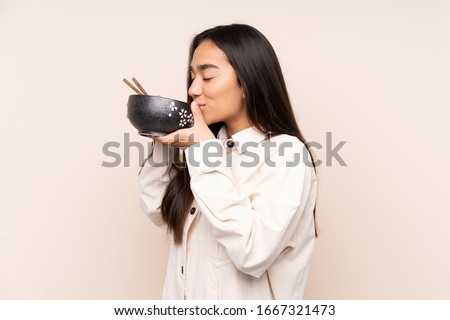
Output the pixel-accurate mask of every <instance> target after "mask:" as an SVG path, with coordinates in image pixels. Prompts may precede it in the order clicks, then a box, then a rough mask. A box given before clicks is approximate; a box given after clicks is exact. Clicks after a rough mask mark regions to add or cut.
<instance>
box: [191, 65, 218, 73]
mask: <svg viewBox="0 0 450 320" xmlns="http://www.w3.org/2000/svg"><path fill="white" fill-rule="evenodd" d="M208 68H212V69H219V67H218V66H216V65H214V64H211V63H205V64H201V65H199V66H197V70H206V69H208ZM189 70H190V71H193V68H192V66H189Z"/></svg>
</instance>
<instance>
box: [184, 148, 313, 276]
mask: <svg viewBox="0 0 450 320" xmlns="http://www.w3.org/2000/svg"><path fill="white" fill-rule="evenodd" d="M208 141H209V142H210V143H211V142H217V144H218V146H219V145H221V146H222V147H223V144H222V143H220V142H219V141H220V140H218V139H211V140H208ZM208 141H203V142H200V144H199V145H197V147H195V148H192V147H190V148H188V149H187V158H188V168H189V172H190V175H191V189H192V191H193V193H194V196H195V199H196V201H197V204H198V206H199V207H200V209H201V210H202V213H203V215H204V216H205V218H206V219H207V220H208V222H209V223H210V224H211V226H212V231H213V233H214V235H215V237H216V239H217V241H218V242H219V243H220V244H221V245H222V246H223V247H224V248H225V251H226V252H227V254H228V256H229V258H230V259H231V260H232V262H233V263H234V265H235V266H236V268H237V269H239V270H240V271H241V272H244V273H246V274H249V275H251V276H254V277H257V278H259V277H260V276H261V275H262V274H263V273H264V272H265V271H266V270H267V269H268V268H269V267H270V266H271V264H272V263H273V262H274V261H275V260H276V259H277V258H278V256H279V255H280V254H281V252H282V251H283V250H284V249H285V248H287V247H289V245H290V244H291V242H292V241H291V239H292V237H293V236H294V233H295V231H296V229H297V226H298V225H299V222H300V219H301V217H302V214H303V211H304V210H305V206H306V203H307V200H308V197H309V194H310V186H311V184H312V179H315V176H314V170H313V169H312V167H308V166H306V165H305V163H304V162H303V161H302V159H300V161H298V157H299V156H300V155H302V149H303V148H302V146H303V144H302V143H301V142H300V141H299V140H297V142H294V148H290V149H289V150H284V151H283V155H281V154H280V153H281V152H278V151H275V152H273V153H271V154H270V160H271V161H272V163H274V164H275V165H273V166H269V165H267V164H266V163H264V164H262V165H261V166H260V167H259V168H258V170H259V171H258V176H257V179H258V183H256V186H255V190H252V193H251V195H250V196H249V195H246V194H244V193H243V192H242V191H240V190H239V185H238V184H237V183H236V181H235V179H234V177H233V174H232V170H231V168H230V167H229V166H228V167H227V165H226V159H225V157H226V151H225V148H224V150H223V153H222V154H223V155H224V156H223V157H222V158H220V156H219V157H218V158H216V159H215V160H214V161H212V160H211V159H207V155H206V154H205V153H204V149H205V148H203V145H204V144H205V143H208ZM218 154H220V153H218ZM295 158H296V159H297V161H296V162H298V163H297V164H296V165H294V166H292V165H291V164H292V163H293V162H294V161H295V160H296V159H295ZM189 159H190V160H192V161H190V160H189ZM206 161H208V163H209V165H207V164H206V163H205V162H206ZM212 163H214V165H211V164H212ZM233 165H240V164H237V163H233ZM249 170H255V168H250V169H249Z"/></svg>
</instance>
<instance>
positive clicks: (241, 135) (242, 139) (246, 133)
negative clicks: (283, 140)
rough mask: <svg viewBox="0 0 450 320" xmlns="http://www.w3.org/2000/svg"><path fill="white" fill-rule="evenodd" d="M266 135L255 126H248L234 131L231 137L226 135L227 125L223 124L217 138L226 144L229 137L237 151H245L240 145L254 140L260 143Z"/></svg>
mask: <svg viewBox="0 0 450 320" xmlns="http://www.w3.org/2000/svg"><path fill="white" fill-rule="evenodd" d="M266 137H267V135H266V134H265V133H263V132H261V131H259V130H258V129H256V128H255V127H249V128H246V129H243V130H241V131H239V132H236V133H235V134H233V135H232V136H231V137H230V136H229V135H228V131H227V127H226V125H223V126H222V127H221V128H220V130H219V133H218V134H217V138H218V139H220V140H221V141H222V142H223V144H224V145H225V146H226V141H227V140H229V139H231V140H233V142H234V147H236V149H237V151H238V152H239V153H243V152H245V149H243V148H242V146H243V145H244V144H245V143H246V142H256V143H260V142H261V141H264V140H265V139H266Z"/></svg>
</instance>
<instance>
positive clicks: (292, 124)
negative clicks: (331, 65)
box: [161, 24, 317, 244]
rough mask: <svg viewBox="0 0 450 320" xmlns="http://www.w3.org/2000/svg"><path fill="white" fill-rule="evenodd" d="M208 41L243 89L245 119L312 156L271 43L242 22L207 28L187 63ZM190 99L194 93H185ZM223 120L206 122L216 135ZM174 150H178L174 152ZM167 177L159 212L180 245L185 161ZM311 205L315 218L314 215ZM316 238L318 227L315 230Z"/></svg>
mask: <svg viewBox="0 0 450 320" xmlns="http://www.w3.org/2000/svg"><path fill="white" fill-rule="evenodd" d="M207 39H208V40H211V41H212V42H213V43H214V44H215V45H216V46H217V47H218V48H219V49H221V50H222V51H223V52H224V53H225V55H226V56H227V58H228V61H229V62H230V64H231V65H232V67H233V68H234V70H235V72H236V75H237V78H238V84H239V85H240V86H241V88H242V89H243V92H244V97H245V98H244V99H245V105H246V107H247V114H248V119H249V120H250V122H251V124H252V125H253V126H254V127H255V128H257V129H258V130H260V131H261V132H264V133H268V134H270V135H271V136H276V135H279V134H287V135H291V136H295V137H297V138H298V139H299V140H300V141H301V142H303V143H304V144H305V146H306V148H307V150H308V152H309V153H310V155H311V160H312V164H313V166H314V170H316V167H315V164H314V162H315V161H314V160H313V159H314V158H313V154H312V153H311V150H310V148H309V146H308V145H307V142H306V140H305V138H304V137H303V135H302V133H301V132H300V129H299V127H298V125H297V122H296V121H295V115H294V112H293V110H292V106H291V103H290V101H289V96H288V93H287V90H286V85H285V82H284V78H283V74H282V72H281V67H280V64H279V62H278V58H277V56H276V54H275V51H274V50H273V48H272V46H271V44H270V43H269V41H268V40H267V39H266V37H265V36H264V35H263V34H262V33H261V32H259V31H258V30H256V29H255V28H253V27H251V26H248V25H244V24H232V25H226V26H217V27H214V28H212V29H208V30H206V31H204V32H202V33H200V34H198V35H197V36H195V37H194V39H193V40H192V43H191V46H190V50H189V64H190V63H191V61H192V57H193V55H194V51H195V49H196V48H197V47H198V46H199V45H200V43H201V42H202V41H204V40H207ZM191 83H192V80H191V76H190V72H189V71H188V74H187V88H188V89H189V87H190V86H191ZM187 100H188V103H191V102H192V97H190V96H189V95H188V99H187ZM222 125H223V123H222V122H219V123H215V124H211V125H209V128H210V129H211V131H212V132H213V133H214V135H215V136H217V133H218V131H219V129H220V127H221V126H222ZM175 154H178V153H177V152H175ZM169 172H170V173H171V176H172V178H171V181H170V182H169V185H168V187H167V189H166V192H165V195H164V197H163V200H162V203H161V212H162V216H163V219H164V221H165V222H166V223H167V225H168V230H169V231H170V232H172V234H173V237H174V242H175V243H176V244H180V243H181V242H182V239H183V227H184V224H185V220H186V217H187V215H188V212H189V209H190V208H189V206H190V205H191V204H192V201H193V200H194V195H193V194H192V191H191V188H190V176H189V171H188V168H187V166H186V165H184V166H180V165H177V164H172V165H171V167H170V168H169ZM299 183H300V182H299ZM315 211H316V208H315V207H314V211H313V213H314V219H315ZM315 234H316V236H317V229H316V233H315Z"/></svg>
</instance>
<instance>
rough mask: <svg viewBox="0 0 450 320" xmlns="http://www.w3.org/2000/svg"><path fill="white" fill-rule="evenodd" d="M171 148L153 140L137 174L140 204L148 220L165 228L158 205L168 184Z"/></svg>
mask: <svg viewBox="0 0 450 320" xmlns="http://www.w3.org/2000/svg"><path fill="white" fill-rule="evenodd" d="M173 151H174V149H173V148H170V147H168V146H167V145H163V144H162V143H160V142H157V141H153V145H152V150H151V151H150V156H149V157H148V159H147V160H146V161H145V162H144V165H143V167H142V169H141V171H140V174H139V190H140V206H141V208H142V210H143V211H144V213H145V214H146V215H147V216H148V217H149V218H150V220H151V221H152V222H153V223H154V224H155V225H157V226H159V227H161V228H164V229H165V228H166V224H165V223H164V221H163V218H162V214H161V210H160V206H161V201H162V198H163V196H164V193H165V191H166V188H167V185H168V184H169V181H170V178H169V172H168V169H169V165H170V162H171V161H172V160H173Z"/></svg>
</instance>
